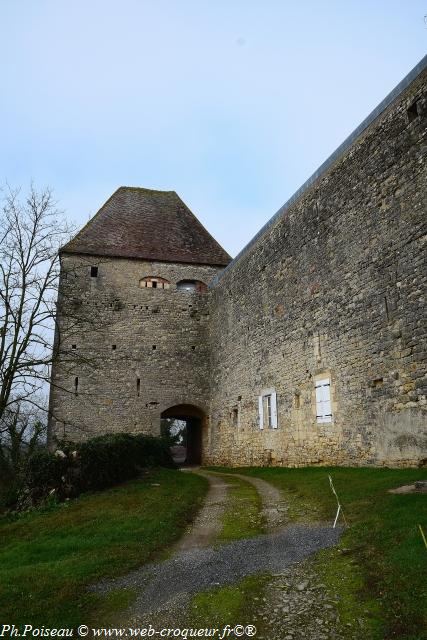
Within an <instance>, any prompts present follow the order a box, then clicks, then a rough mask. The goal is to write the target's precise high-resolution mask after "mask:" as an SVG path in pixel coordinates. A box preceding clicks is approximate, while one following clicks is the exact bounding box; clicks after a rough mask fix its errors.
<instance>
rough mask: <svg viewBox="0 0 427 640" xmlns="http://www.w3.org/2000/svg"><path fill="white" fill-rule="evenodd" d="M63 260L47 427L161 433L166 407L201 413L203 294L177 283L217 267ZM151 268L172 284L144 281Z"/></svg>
mask: <svg viewBox="0 0 427 640" xmlns="http://www.w3.org/2000/svg"><path fill="white" fill-rule="evenodd" d="M61 262H62V264H61V282H60V297H59V309H58V322H59V332H58V334H59V336H60V339H59V357H58V360H57V362H56V363H55V366H54V370H53V378H52V390H51V414H52V416H51V435H52V436H56V437H58V438H63V437H66V438H70V439H77V440H79V439H84V438H89V437H92V436H94V435H98V434H101V433H106V432H114V431H128V432H144V433H152V434H158V433H159V431H160V414H161V412H162V411H164V410H165V409H167V408H169V407H171V406H174V405H178V404H186V403H189V404H192V405H195V406H196V407H199V408H201V409H202V410H205V411H206V407H207V404H208V372H207V366H208V361H209V354H208V349H209V345H208V341H207V334H206V330H207V324H208V319H209V311H208V308H207V298H208V293H199V292H197V293H191V292H188V291H179V290H177V288H176V283H177V282H178V281H180V280H185V279H192V280H193V279H194V280H200V281H202V282H205V283H206V284H208V283H209V282H210V281H211V280H212V278H213V276H214V275H215V274H216V273H217V272H218V268H215V267H210V266H195V265H186V264H170V263H156V262H144V261H142V260H129V259H123V258H120V259H115V258H99V257H91V256H76V255H71V254H64V255H63V256H62V259H61ZM92 266H98V275H97V277H91V275H90V273H91V267H92ZM150 276H154V277H160V278H163V279H166V280H168V281H170V283H171V285H170V288H168V289H162V288H155V289H154V288H152V287H148V288H141V287H140V280H141V279H143V278H145V277H150ZM113 345H115V348H113ZM76 378H78V384H77V393H76V386H75V382H76ZM138 380H139V382H138Z"/></svg>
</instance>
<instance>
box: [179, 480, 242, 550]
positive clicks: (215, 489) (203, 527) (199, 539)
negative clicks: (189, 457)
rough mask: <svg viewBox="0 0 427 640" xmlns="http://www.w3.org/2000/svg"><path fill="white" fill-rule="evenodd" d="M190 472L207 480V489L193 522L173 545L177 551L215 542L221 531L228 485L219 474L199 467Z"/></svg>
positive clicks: (197, 547)
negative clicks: (207, 471) (201, 505)
mask: <svg viewBox="0 0 427 640" xmlns="http://www.w3.org/2000/svg"><path fill="white" fill-rule="evenodd" d="M192 473H197V474H198V475H200V476H203V477H204V478H207V479H208V480H209V491H208V493H207V495H206V497H205V501H204V503H203V507H202V508H201V510H200V511H199V513H198V514H197V516H196V518H195V520H194V522H193V523H192V524H191V526H190V527H189V529H188V531H187V532H186V533H185V534H184V536H183V537H182V538H181V539H180V540H179V542H178V543H177V545H176V546H175V549H176V550H177V551H186V550H189V549H199V548H201V547H207V546H209V545H210V544H212V543H213V542H215V539H216V537H217V535H218V534H219V533H220V531H221V518H222V515H223V513H224V511H225V508H226V505H227V501H228V489H229V485H228V484H227V483H226V482H225V481H224V480H223V479H222V478H221V477H220V476H217V475H213V474H210V473H206V472H205V471H201V470H199V469H197V470H192Z"/></svg>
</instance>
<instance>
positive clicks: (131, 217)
mask: <svg viewBox="0 0 427 640" xmlns="http://www.w3.org/2000/svg"><path fill="white" fill-rule="evenodd" d="M61 253H84V254H89V255H99V256H111V257H120V258H141V259H146V260H156V261H160V262H162V261H164V262H187V263H195V264H210V265H218V266H225V265H227V264H228V263H229V262H230V260H231V257H230V256H229V255H228V253H227V252H226V251H224V249H223V248H222V247H221V246H220V245H219V244H218V242H217V241H216V240H215V239H214V238H213V237H212V236H211V235H210V233H208V231H206V229H205V228H204V227H203V225H202V224H201V223H200V222H199V221H198V220H197V218H196V216H195V215H194V214H193V213H191V211H190V209H189V208H188V207H187V206H186V205H185V204H184V202H182V200H181V199H180V198H179V196H178V195H177V194H176V193H175V191H152V190H151V189H142V188H136V187H120V188H119V189H117V191H116V192H115V193H113V195H112V196H111V197H110V198H109V199H108V200H107V202H106V203H105V204H104V205H103V206H102V207H101V209H100V210H99V211H98V213H97V214H96V215H95V216H94V217H93V218H92V219H91V220H90V221H89V222H88V223H87V225H86V226H85V227H83V229H82V230H81V231H80V232H79V233H78V234H77V235H76V236H75V237H74V238H73V239H72V240H71V241H70V242H69V243H68V244H66V245H65V246H64V247H63V248H62V250H61Z"/></svg>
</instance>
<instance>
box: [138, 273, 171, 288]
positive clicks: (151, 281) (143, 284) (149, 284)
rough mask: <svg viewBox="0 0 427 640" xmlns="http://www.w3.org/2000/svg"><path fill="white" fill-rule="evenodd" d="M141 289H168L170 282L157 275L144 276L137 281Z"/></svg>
mask: <svg viewBox="0 0 427 640" xmlns="http://www.w3.org/2000/svg"><path fill="white" fill-rule="evenodd" d="M139 286H140V288H141V289H169V287H170V282H169V280H166V278H160V277H158V276H146V277H145V278H142V279H141V280H140V281H139Z"/></svg>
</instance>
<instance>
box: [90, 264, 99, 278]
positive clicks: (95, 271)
mask: <svg viewBox="0 0 427 640" xmlns="http://www.w3.org/2000/svg"><path fill="white" fill-rule="evenodd" d="M90 277H91V278H97V277H98V267H91V268H90Z"/></svg>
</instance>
